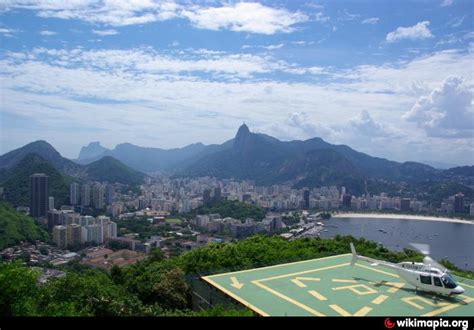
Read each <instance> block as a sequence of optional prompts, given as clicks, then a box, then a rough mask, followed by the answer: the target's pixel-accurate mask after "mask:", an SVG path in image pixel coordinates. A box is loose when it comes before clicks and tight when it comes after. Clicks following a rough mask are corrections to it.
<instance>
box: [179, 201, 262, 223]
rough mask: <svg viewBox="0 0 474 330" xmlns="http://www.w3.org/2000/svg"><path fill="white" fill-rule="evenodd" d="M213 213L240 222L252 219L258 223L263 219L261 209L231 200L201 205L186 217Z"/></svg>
mask: <svg viewBox="0 0 474 330" xmlns="http://www.w3.org/2000/svg"><path fill="white" fill-rule="evenodd" d="M213 213H218V214H220V216H221V217H223V218H225V217H231V218H234V219H240V220H245V219H247V218H252V219H254V220H257V221H258V220H262V219H263V218H265V210H264V209H262V208H261V207H258V206H255V205H251V204H247V203H242V202H239V201H233V200H224V201H220V202H212V203H210V204H208V205H202V206H200V207H198V208H197V209H194V210H193V211H191V212H190V213H188V214H187V215H186V217H187V218H193V217H195V216H196V215H197V214H213Z"/></svg>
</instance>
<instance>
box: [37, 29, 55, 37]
mask: <svg viewBox="0 0 474 330" xmlns="http://www.w3.org/2000/svg"><path fill="white" fill-rule="evenodd" d="M39 34H41V35H42V36H47V37H48V36H54V35H56V34H57V33H56V32H54V31H48V30H43V31H40V32H39Z"/></svg>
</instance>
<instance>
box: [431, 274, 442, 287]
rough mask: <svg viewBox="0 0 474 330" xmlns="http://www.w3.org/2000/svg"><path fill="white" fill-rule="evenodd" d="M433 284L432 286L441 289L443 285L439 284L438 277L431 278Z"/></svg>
mask: <svg viewBox="0 0 474 330" xmlns="http://www.w3.org/2000/svg"><path fill="white" fill-rule="evenodd" d="M433 282H434V285H436V286H440V287H443V285H442V284H441V280H440V279H439V277H437V276H433Z"/></svg>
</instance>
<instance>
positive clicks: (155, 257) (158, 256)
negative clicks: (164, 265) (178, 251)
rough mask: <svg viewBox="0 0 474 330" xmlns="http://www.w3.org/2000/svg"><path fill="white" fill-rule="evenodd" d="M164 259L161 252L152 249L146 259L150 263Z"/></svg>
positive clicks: (158, 249)
mask: <svg viewBox="0 0 474 330" xmlns="http://www.w3.org/2000/svg"><path fill="white" fill-rule="evenodd" d="M164 258H165V255H164V254H163V251H161V249H160V248H154V249H153V250H151V252H150V254H149V257H148V259H149V260H150V261H151V262H157V261H162V260H163V259H164Z"/></svg>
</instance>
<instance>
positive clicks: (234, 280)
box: [230, 276, 244, 289]
mask: <svg viewBox="0 0 474 330" xmlns="http://www.w3.org/2000/svg"><path fill="white" fill-rule="evenodd" d="M230 281H231V282H232V283H231V284H230V285H231V286H233V287H234V288H236V289H242V287H243V286H244V283H240V282H239V280H237V278H236V277H234V276H232V277H231V278H230Z"/></svg>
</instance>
